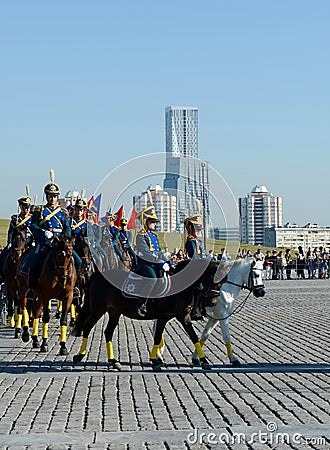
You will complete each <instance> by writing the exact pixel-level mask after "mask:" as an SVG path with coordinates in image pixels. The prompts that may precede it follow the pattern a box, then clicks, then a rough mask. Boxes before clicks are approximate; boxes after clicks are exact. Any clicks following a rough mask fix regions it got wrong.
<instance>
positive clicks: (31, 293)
mask: <svg viewBox="0 0 330 450" xmlns="http://www.w3.org/2000/svg"><path fill="white" fill-rule="evenodd" d="M25 298H26V300H29V301H32V302H33V301H34V300H35V299H36V293H35V292H34V289H31V288H29V289H28V290H27V291H26V293H25Z"/></svg>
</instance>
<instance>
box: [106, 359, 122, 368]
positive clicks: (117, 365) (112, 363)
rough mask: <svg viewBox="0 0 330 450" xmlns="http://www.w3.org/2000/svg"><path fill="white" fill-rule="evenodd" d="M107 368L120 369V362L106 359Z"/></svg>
mask: <svg viewBox="0 0 330 450" xmlns="http://www.w3.org/2000/svg"><path fill="white" fill-rule="evenodd" d="M108 366H109V369H114V370H121V364H120V362H119V361H117V360H116V359H108Z"/></svg>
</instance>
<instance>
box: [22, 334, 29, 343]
mask: <svg viewBox="0 0 330 450" xmlns="http://www.w3.org/2000/svg"><path fill="white" fill-rule="evenodd" d="M29 339H30V335H29V332H28V331H24V332H23V333H22V341H23V342H29Z"/></svg>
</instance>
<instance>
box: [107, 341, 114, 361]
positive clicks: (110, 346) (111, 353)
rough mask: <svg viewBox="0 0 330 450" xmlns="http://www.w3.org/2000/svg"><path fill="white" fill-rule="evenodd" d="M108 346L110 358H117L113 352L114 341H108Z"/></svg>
mask: <svg viewBox="0 0 330 450" xmlns="http://www.w3.org/2000/svg"><path fill="white" fill-rule="evenodd" d="M106 346H107V355H108V359H115V357H114V354H113V346H112V342H111V341H109V342H107V343H106Z"/></svg>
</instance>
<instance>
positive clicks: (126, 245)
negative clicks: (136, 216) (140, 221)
mask: <svg viewBox="0 0 330 450" xmlns="http://www.w3.org/2000/svg"><path fill="white" fill-rule="evenodd" d="M127 224H128V220H127V219H126V218H125V217H123V218H122V219H121V220H120V228H118V229H117V232H116V234H115V237H114V240H113V242H112V245H113V247H114V249H115V251H116V248H117V249H118V251H119V253H117V251H116V253H117V254H118V256H119V259H120V261H121V262H122V263H123V264H124V263H125V261H124V256H123V254H122V252H121V251H120V249H119V247H118V243H119V242H120V244H121V247H122V248H123V250H124V251H125V252H127V253H128V255H129V258H130V261H131V269H132V270H134V267H135V266H136V254H135V252H134V250H133V248H132V245H131V244H132V235H131V233H130V231H128V230H127Z"/></svg>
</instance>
